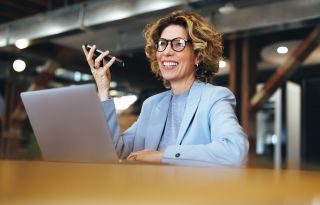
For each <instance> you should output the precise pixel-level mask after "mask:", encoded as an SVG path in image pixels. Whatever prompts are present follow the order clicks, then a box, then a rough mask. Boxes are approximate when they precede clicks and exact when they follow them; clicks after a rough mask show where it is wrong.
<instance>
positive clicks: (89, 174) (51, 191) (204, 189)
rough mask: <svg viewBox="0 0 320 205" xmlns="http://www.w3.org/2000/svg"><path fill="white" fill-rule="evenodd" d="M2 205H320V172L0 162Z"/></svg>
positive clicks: (0, 202)
mask: <svg viewBox="0 0 320 205" xmlns="http://www.w3.org/2000/svg"><path fill="white" fill-rule="evenodd" d="M0 204H1V205H7V204H8V205H12V204H14V205H16V204H17V205H18V204H19V205H20V204H21V205H22V204H23V205H29V204H30V205H31V204H32V205H38V204H39V205H40V204H41V205H43V204H50V205H51V204H59V205H60V204H77V205H79V204H90V205H91V204H115V205H118V204H148V205H149V204H161V205H163V204H210V205H211V204H218V205H223V204H237V205H238V204H245V205H250V204H272V205H274V204H288V205H289V204H290V205H291V204H299V205H301V204H308V205H319V204H320V172H311V171H299V170H284V171H273V170H267V169H225V168H209V167H201V168H200V167H182V166H169V165H148V164H142V165H141V164H87V163H57V162H43V161H5V160H4V161H0Z"/></svg>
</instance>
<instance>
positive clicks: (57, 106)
mask: <svg viewBox="0 0 320 205" xmlns="http://www.w3.org/2000/svg"><path fill="white" fill-rule="evenodd" d="M21 98H22V101H23V104H24V106H25V109H26V111H27V114H28V117H29V120H30V122H31V126H32V128H33V131H34V134H35V136H36V139H37V142H38V144H39V146H40V150H41V154H42V158H43V159H44V160H49V161H71V162H106V161H118V156H117V154H116V151H115V148H114V146H113V143H112V138H111V135H110V131H109V128H108V125H107V122H106V120H105V118H104V114H103V109H102V106H101V104H100V100H99V98H98V95H97V92H96V88H95V85H93V84H86V85H78V86H70V87H63V88H53V89H47V90H39V91H31V92H23V93H21Z"/></svg>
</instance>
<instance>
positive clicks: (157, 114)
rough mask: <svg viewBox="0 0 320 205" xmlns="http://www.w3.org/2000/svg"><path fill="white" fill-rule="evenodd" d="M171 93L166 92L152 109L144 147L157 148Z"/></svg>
mask: <svg viewBox="0 0 320 205" xmlns="http://www.w3.org/2000/svg"><path fill="white" fill-rule="evenodd" d="M170 99H171V94H170V92H167V95H165V97H164V98H162V99H161V101H160V102H159V103H158V104H157V105H156V106H155V108H154V109H153V110H152V112H151V113H150V114H151V117H150V122H149V123H148V124H149V126H148V128H147V130H146V132H147V135H146V141H145V148H146V149H152V150H157V149H158V146H159V143H160V139H161V136H162V133H163V130H164V126H165V123H166V119H167V116H168V111H169V105H170Z"/></svg>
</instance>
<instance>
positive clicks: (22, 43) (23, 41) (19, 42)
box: [14, 38, 30, 49]
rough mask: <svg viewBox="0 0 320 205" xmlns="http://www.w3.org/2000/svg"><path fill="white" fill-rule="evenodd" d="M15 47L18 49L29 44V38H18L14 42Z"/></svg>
mask: <svg viewBox="0 0 320 205" xmlns="http://www.w3.org/2000/svg"><path fill="white" fill-rule="evenodd" d="M14 44H15V45H16V47H17V48H19V49H24V48H27V47H28V46H29V45H30V40H28V39H25V38H24V39H19V40H17V41H16V42H15V43H14Z"/></svg>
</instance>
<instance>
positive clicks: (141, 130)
mask: <svg viewBox="0 0 320 205" xmlns="http://www.w3.org/2000/svg"><path fill="white" fill-rule="evenodd" d="M144 37H145V39H146V46H145V53H146V56H147V58H148V60H149V62H150V65H151V70H152V72H153V73H154V74H155V75H156V76H157V77H160V78H162V79H163V82H164V85H165V86H166V87H168V88H169V90H168V91H165V92H162V93H159V94H156V95H154V96H151V97H149V98H148V99H146V100H145V101H144V103H143V105H142V109H141V113H140V116H139V117H138V119H137V121H136V122H135V123H134V124H133V125H132V126H131V127H130V128H129V129H127V130H126V131H125V132H124V133H122V134H120V133H119V130H120V129H119V123H118V120H117V116H116V112H115V106H114V101H113V100H112V99H111V98H110V97H109V88H110V81H111V72H110V67H111V65H112V64H113V63H114V61H115V58H113V59H111V60H110V61H108V62H107V61H105V60H104V57H105V56H106V55H108V54H109V51H105V52H104V53H102V54H101V55H100V56H99V57H97V58H96V59H94V58H93V52H94V50H95V49H96V46H95V45H94V46H93V47H92V48H91V49H90V50H89V51H87V50H86V49H85V47H84V46H83V52H84V54H85V56H86V59H87V62H88V64H89V66H90V69H91V72H92V74H93V77H94V79H95V82H96V85H97V88H98V94H99V97H100V99H101V101H102V106H103V109H104V112H105V117H106V120H107V122H108V125H109V128H110V130H111V134H112V136H113V142H114V145H115V147H116V150H117V153H118V155H119V156H120V157H121V158H122V159H127V160H138V161H143V162H152V163H169V164H180V165H212V166H232V167H241V166H243V165H244V164H245V162H246V157H247V153H248V148H249V144H248V141H247V138H246V136H245V134H244V132H243V130H242V128H241V126H240V125H239V123H238V120H237V117H236V115H235V113H234V108H235V105H236V101H235V97H234V95H233V94H232V93H231V91H229V90H228V89H227V88H224V87H219V86H214V85H212V84H209V83H208V82H209V81H210V79H211V78H212V77H213V76H214V75H215V74H216V73H217V72H218V69H219V60H221V58H222V52H223V46H222V42H221V34H220V33H219V32H218V31H217V30H216V29H215V27H214V26H213V25H212V24H211V23H210V22H209V21H208V20H206V19H205V18H204V17H202V16H200V15H199V14H197V13H195V12H191V11H175V12H172V13H170V14H168V15H167V16H165V17H163V18H161V19H159V20H157V21H155V22H153V23H151V24H148V25H147V26H146V28H145V30H144ZM101 63H102V64H101ZM100 65H102V67H101V66H100Z"/></svg>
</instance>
